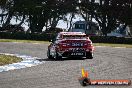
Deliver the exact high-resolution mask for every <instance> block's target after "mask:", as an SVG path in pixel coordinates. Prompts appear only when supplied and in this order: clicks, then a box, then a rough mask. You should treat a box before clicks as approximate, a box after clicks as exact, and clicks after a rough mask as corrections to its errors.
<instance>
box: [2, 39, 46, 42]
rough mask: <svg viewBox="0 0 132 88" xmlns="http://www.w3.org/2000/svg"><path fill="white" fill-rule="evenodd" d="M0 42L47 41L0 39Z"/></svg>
mask: <svg viewBox="0 0 132 88" xmlns="http://www.w3.org/2000/svg"><path fill="white" fill-rule="evenodd" d="M0 42H22V43H48V41H36V40H16V39H0Z"/></svg>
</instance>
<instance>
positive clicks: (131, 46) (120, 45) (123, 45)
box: [93, 43, 132, 48]
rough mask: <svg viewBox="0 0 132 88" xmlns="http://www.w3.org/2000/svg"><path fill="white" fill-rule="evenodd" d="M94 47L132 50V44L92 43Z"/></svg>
mask: <svg viewBox="0 0 132 88" xmlns="http://www.w3.org/2000/svg"><path fill="white" fill-rule="evenodd" d="M93 44H94V46H109V47H126V48H132V44H112V43H93Z"/></svg>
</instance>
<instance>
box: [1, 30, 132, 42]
mask: <svg viewBox="0 0 132 88" xmlns="http://www.w3.org/2000/svg"><path fill="white" fill-rule="evenodd" d="M55 35H56V34H54V33H52V34H47V33H24V32H17V33H11V32H0V38H1V39H22V40H40V41H49V40H51V39H53V38H55ZM90 39H91V40H92V42H93V43H119V44H132V38H125V37H114V36H113V37H110V36H107V37H106V36H91V37H90Z"/></svg>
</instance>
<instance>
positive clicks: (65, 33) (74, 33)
mask: <svg viewBox="0 0 132 88" xmlns="http://www.w3.org/2000/svg"><path fill="white" fill-rule="evenodd" d="M60 34H62V35H86V34H85V33H82V32H60Z"/></svg>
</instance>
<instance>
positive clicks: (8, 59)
mask: <svg viewBox="0 0 132 88" xmlns="http://www.w3.org/2000/svg"><path fill="white" fill-rule="evenodd" d="M20 61H22V59H21V58H18V57H16V56H10V55H3V54H0V66H2V65H6V64H12V63H16V62H20Z"/></svg>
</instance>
